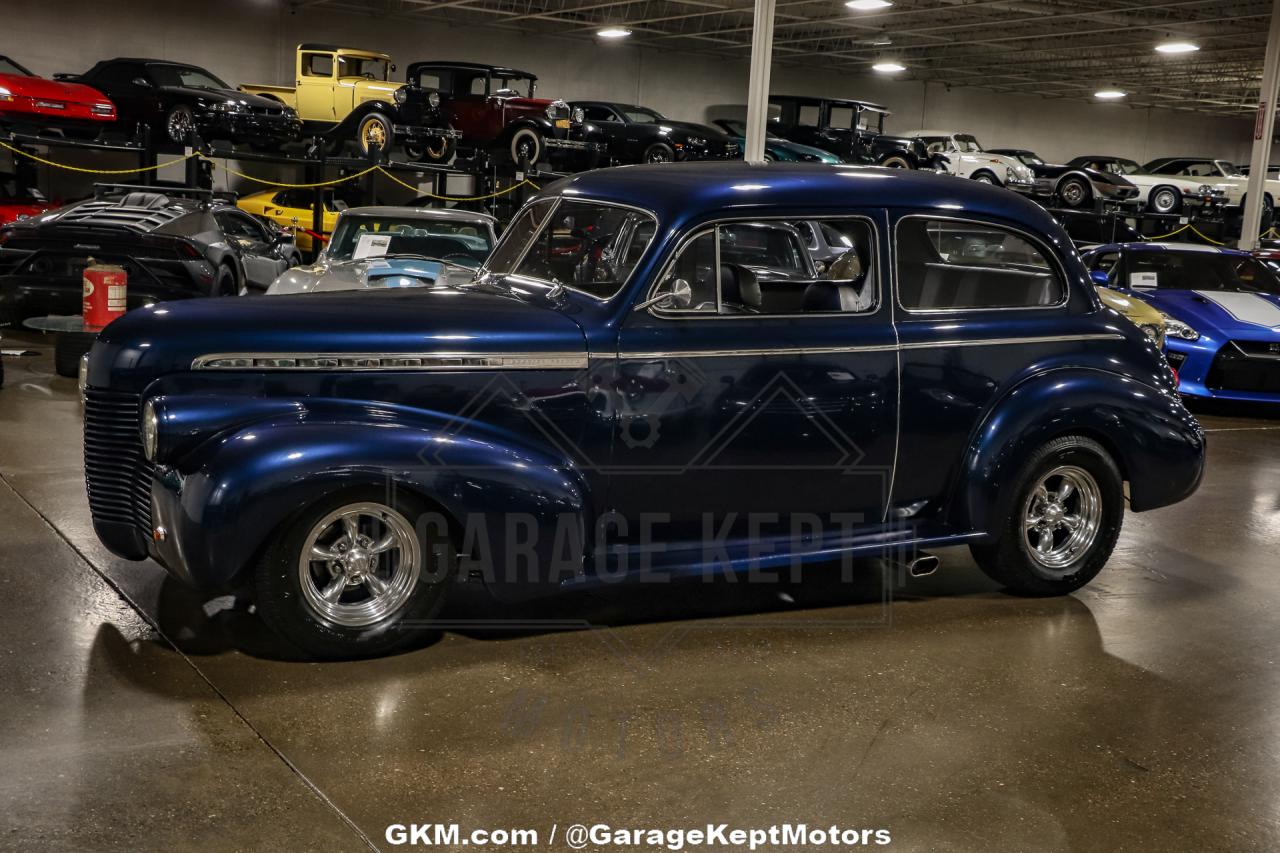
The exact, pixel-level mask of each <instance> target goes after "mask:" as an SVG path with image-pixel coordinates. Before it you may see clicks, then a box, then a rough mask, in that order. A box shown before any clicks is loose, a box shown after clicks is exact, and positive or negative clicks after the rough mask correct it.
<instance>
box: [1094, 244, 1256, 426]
mask: <svg viewBox="0 0 1280 853" xmlns="http://www.w3.org/2000/svg"><path fill="white" fill-rule="evenodd" d="M1084 261H1085V264H1086V265H1087V266H1088V267H1089V270H1090V273H1091V275H1092V276H1093V277H1094V280H1095V281H1097V282H1098V283H1099V284H1105V285H1107V286H1108V287H1112V288H1115V289H1116V290H1119V291H1121V292H1123V293H1125V294H1126V295H1130V296H1134V297H1137V298H1139V299H1142V300H1145V301H1146V302H1147V303H1149V304H1150V305H1152V306H1154V307H1155V308H1157V309H1159V310H1160V311H1162V312H1164V314H1165V315H1166V316H1167V317H1168V319H1169V324H1168V329H1167V335H1166V341H1167V346H1168V357H1169V362H1170V364H1172V365H1173V367H1174V369H1175V370H1176V371H1178V376H1179V385H1178V388H1179V390H1180V391H1181V392H1182V393H1183V394H1185V395H1190V396H1193V397H1211V398H1214V399H1222V400H1242V401H1253V402H1273V403H1274V402H1280V278H1278V277H1277V275H1276V273H1275V272H1274V271H1273V270H1272V269H1271V267H1269V266H1267V265H1266V264H1265V263H1263V262H1262V261H1259V260H1258V259H1257V258H1255V257H1253V256H1252V255H1250V254H1249V253H1247V252H1242V251H1239V250H1236V249H1217V248H1213V247H1211V246H1197V245H1190V244H1185V243H1112V244H1109V245H1105V246H1096V247H1093V248H1091V249H1089V250H1088V251H1086V252H1085V253H1084Z"/></svg>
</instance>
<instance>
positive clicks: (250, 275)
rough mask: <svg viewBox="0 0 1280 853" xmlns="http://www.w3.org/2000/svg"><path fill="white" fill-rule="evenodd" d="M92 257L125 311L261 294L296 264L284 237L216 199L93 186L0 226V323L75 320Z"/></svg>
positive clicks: (197, 192)
mask: <svg viewBox="0 0 1280 853" xmlns="http://www.w3.org/2000/svg"><path fill="white" fill-rule="evenodd" d="M91 258H92V259H93V261H94V262H95V263H103V264H116V265H118V266H121V267H123V268H124V270H125V272H126V273H127V274H128V276H129V291H128V306H129V308H131V309H132V308H137V307H139V306H142V305H148V304H151V303H153V302H162V301H165V300H169V299H184V298H188V297H192V296H234V295H235V294H237V293H239V292H240V291H241V290H242V289H249V290H265V289H266V288H267V287H268V286H270V284H271V282H272V281H274V280H275V278H276V276H278V275H279V274H280V273H282V272H284V271H285V270H286V269H288V268H289V267H291V266H295V265H296V264H297V263H298V262H299V255H298V248H297V246H296V245H294V242H293V237H292V236H291V235H289V234H288V233H287V232H285V231H282V230H281V229H280V228H279V227H276V226H272V225H271V224H268V223H266V222H263V221H262V220H259V219H256V218H254V217H253V216H250V215H249V214H247V213H245V212H244V211H242V210H239V209H237V208H236V206H235V203H234V201H233V200H232V199H229V198H227V197H225V196H224V195H221V194H214V193H211V192H208V191H203V190H179V189H176V188H169V187H164V188H155V187H125V186H118V185H99V186H97V187H95V194H94V197H93V198H91V199H88V200H86V201H82V202H77V203H76V204H71V205H68V206H66V207H63V208H60V209H58V210H56V211H53V212H52V213H47V214H44V215H42V216H39V217H34V218H31V219H24V220H20V221H18V222H14V223H11V224H9V225H6V226H4V227H3V228H0V323H4V322H10V323H12V322H20V321H22V320H24V319H26V318H28V317H37V316H42V315H46V314H79V313H80V308H81V297H82V284H81V278H82V274H83V272H84V268H85V267H86V266H87V265H88V264H89V260H90V259H91Z"/></svg>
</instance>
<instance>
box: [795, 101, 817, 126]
mask: <svg viewBox="0 0 1280 853" xmlns="http://www.w3.org/2000/svg"><path fill="white" fill-rule="evenodd" d="M796 123H797V124H802V125H805V126H806V127H817V126H818V105H817V104H805V105H803V106H801V107H800V112H799V116H798V118H797V121H796Z"/></svg>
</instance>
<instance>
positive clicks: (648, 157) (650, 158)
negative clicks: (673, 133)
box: [644, 142, 676, 163]
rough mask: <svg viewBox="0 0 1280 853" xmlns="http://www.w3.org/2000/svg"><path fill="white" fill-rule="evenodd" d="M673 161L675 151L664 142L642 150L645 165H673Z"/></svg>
mask: <svg viewBox="0 0 1280 853" xmlns="http://www.w3.org/2000/svg"><path fill="white" fill-rule="evenodd" d="M675 159H676V152H675V149H674V148H672V147H671V146H670V145H668V144H667V143H665V142H655V143H653V144H652V145H650V146H649V147H648V148H646V149H645V150H644V162H646V163H673V162H675Z"/></svg>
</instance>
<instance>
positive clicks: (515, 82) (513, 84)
mask: <svg viewBox="0 0 1280 853" xmlns="http://www.w3.org/2000/svg"><path fill="white" fill-rule="evenodd" d="M536 86H537V82H536V81H535V79H534V78H532V77H504V76H502V75H499V74H494V75H493V77H491V78H490V80H489V87H490V88H489V91H490V92H491V93H493V94H497V93H498V92H499V91H502V90H503V89H505V90H507V91H509V92H515V93H516V95H517V96H518V97H522V98H532V97H533V92H534V89H535V88H536Z"/></svg>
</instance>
